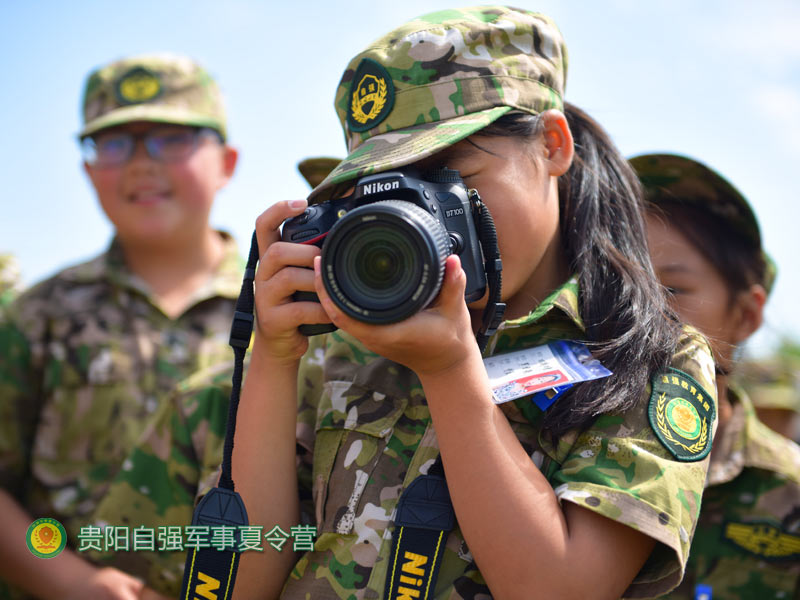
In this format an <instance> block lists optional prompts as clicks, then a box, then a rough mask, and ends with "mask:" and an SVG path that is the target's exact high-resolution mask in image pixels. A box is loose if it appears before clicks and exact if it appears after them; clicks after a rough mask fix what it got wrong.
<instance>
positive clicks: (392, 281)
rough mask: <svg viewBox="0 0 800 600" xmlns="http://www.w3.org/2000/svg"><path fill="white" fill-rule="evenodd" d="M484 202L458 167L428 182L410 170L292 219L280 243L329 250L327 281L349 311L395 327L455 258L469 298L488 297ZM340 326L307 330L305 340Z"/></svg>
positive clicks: (434, 290)
mask: <svg viewBox="0 0 800 600" xmlns="http://www.w3.org/2000/svg"><path fill="white" fill-rule="evenodd" d="M479 200H480V198H479V197H478V194H477V192H475V191H474V190H467V187H466V185H464V182H463V180H462V179H461V176H460V175H459V173H458V171H455V170H452V169H446V168H443V169H436V170H434V171H432V172H430V173H426V175H425V178H424V179H423V178H422V177H420V176H419V175H418V174H417V173H416V172H415V171H411V170H402V171H391V172H386V173H379V174H377V175H368V176H366V177H362V178H361V179H359V180H358V181H357V182H356V185H355V190H354V191H353V193H352V194H350V195H349V196H345V197H343V198H335V199H333V200H330V201H328V202H323V203H321V204H317V205H313V206H309V207H308V208H307V209H306V210H305V212H304V213H303V214H302V215H298V216H297V217H293V218H291V219H288V220H287V221H286V222H285V223H284V225H283V229H282V232H281V239H282V240H283V241H288V242H295V243H300V244H314V245H317V246H321V247H322V281H323V283H324V285H325V289H326V290H327V292H328V294H329V295H330V297H331V299H332V300H333V301H334V302H335V303H336V305H337V306H338V307H339V308H340V309H341V310H342V311H343V312H344V313H346V314H347V315H349V316H351V317H353V318H355V319H358V320H360V321H363V322H366V323H373V324H387V323H394V322H396V321H402V320H403V319H406V318H408V317H410V316H411V315H413V314H415V313H416V312H418V311H419V310H422V309H423V308H425V307H426V306H428V305H429V304H430V303H431V302H432V301H433V299H434V298H435V297H436V295H437V294H438V293H439V289H440V288H441V285H442V278H443V276H444V264H445V260H446V259H447V257H448V256H449V255H450V254H458V255H459V257H460V258H461V265H462V267H463V269H464V272H465V273H466V275H467V287H466V291H465V294H464V296H465V299H466V301H467V302H468V303H469V302H474V301H475V300H478V299H480V298H481V297H482V296H483V295H484V293H485V291H486V273H485V272H484V266H483V256H482V253H481V247H480V243H479V239H478V233H477V231H476V226H475V219H474V209H475V208H476V206H475V205H476V204H477V202H478V201H479ZM294 299H295V300H298V301H301V300H314V301H319V298H318V297H317V295H316V294H315V293H309V292H297V293H296V294H295V296H294ZM334 329H336V328H335V327H334V326H333V325H303V326H301V327H300V331H301V332H302V333H304V334H305V335H316V334H319V333H326V332H329V331H333V330H334Z"/></svg>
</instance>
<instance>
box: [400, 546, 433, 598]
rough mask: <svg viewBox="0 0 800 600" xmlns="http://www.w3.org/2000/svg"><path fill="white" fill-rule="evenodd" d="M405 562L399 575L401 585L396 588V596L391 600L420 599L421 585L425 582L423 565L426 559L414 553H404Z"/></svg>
mask: <svg viewBox="0 0 800 600" xmlns="http://www.w3.org/2000/svg"><path fill="white" fill-rule="evenodd" d="M403 558H404V559H405V560H406V562H404V563H403V566H402V568H401V570H402V571H403V574H402V575H400V583H401V585H400V586H399V587H398V588H397V595H396V596H395V597H394V598H393V600H416V599H417V598H419V597H420V592H421V591H422V584H423V583H424V581H425V579H426V578H425V569H423V568H422V567H423V565H425V564H426V563H427V562H428V557H427V556H423V555H422V554H416V553H414V552H408V551H407V552H406V553H405V554H404V555H403Z"/></svg>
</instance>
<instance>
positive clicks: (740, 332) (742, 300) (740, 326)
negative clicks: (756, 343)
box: [731, 283, 767, 344]
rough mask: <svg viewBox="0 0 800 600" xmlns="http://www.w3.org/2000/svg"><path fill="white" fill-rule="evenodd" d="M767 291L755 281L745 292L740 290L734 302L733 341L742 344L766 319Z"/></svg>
mask: <svg viewBox="0 0 800 600" xmlns="http://www.w3.org/2000/svg"><path fill="white" fill-rule="evenodd" d="M766 302H767V292H766V291H764V288H763V287H762V286H761V285H759V284H757V283H755V284H753V285H751V286H750V287H749V288H748V289H746V290H744V291H743V292H739V294H738V295H737V296H736V299H735V300H734V303H733V310H732V311H731V314H732V315H733V318H734V322H733V336H734V339H733V342H734V343H735V344H741V343H742V342H743V341H745V340H746V339H747V338H749V337H750V336H751V335H753V334H754V333H755V332H756V331H757V330H758V328H759V327H761V323H762V322H763V321H764V304H766Z"/></svg>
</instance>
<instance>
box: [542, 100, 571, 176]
mask: <svg viewBox="0 0 800 600" xmlns="http://www.w3.org/2000/svg"><path fill="white" fill-rule="evenodd" d="M541 118H542V122H543V123H544V154H545V156H544V159H545V164H546V165H547V170H548V173H549V174H550V175H552V176H554V177H558V176H559V175H563V174H564V173H566V172H567V169H569V166H570V165H571V164H572V158H573V156H574V154H575V145H574V144H573V141H572V132H571V131H570V130H569V125H568V124H567V117H565V116H564V113H562V112H561V111H560V110H555V109H550V110H546V111H544V112H543V113H542V115H541Z"/></svg>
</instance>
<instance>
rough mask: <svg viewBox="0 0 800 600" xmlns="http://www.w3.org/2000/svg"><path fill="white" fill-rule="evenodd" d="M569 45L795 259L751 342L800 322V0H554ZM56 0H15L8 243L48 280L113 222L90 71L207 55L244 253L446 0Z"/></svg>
mask: <svg viewBox="0 0 800 600" xmlns="http://www.w3.org/2000/svg"><path fill="white" fill-rule="evenodd" d="M512 4H515V5H518V6H523V7H525V8H530V9H534V10H539V11H541V12H544V13H546V14H548V15H550V16H551V17H553V18H554V19H555V21H556V22H557V23H558V25H559V27H560V28H561V30H562V32H563V34H564V36H565V38H566V41H567V45H568V47H569V56H570V67H569V76H568V82H567V90H566V98H567V99H568V100H570V101H571V102H573V103H575V104H577V105H578V106H581V107H582V108H584V109H585V110H587V111H588V112H589V113H590V114H592V115H593V116H594V117H595V118H596V119H598V120H599V121H600V122H601V123H602V124H603V125H604V126H605V127H606V129H607V130H608V131H609V132H610V133H611V135H612V137H613V138H614V140H615V141H616V143H617V144H618V146H619V147H620V149H621V150H622V151H623V153H625V154H626V155H633V154H638V153H642V152H650V151H670V152H679V153H683V154H688V155H691V156H694V157H696V158H698V159H700V160H702V161H704V162H706V163H707V164H708V165H709V166H711V167H713V168H715V169H717V170H718V171H720V172H721V173H722V174H723V175H725V176H726V177H727V178H728V179H729V180H730V181H731V182H732V183H734V185H736V186H737V187H738V188H739V189H740V190H741V191H742V192H743V193H744V194H745V196H746V197H747V198H748V199H749V200H750V202H751V203H752V205H753V207H754V209H755V211H756V214H757V215H758V217H759V220H760V222H761V227H762V231H763V234H764V239H765V241H766V248H767V250H768V251H769V253H770V254H771V255H772V256H773V258H774V259H775V261H776V262H777V264H778V267H779V276H778V281H777V285H776V288H775V291H774V292H773V296H772V298H771V299H770V302H769V305H768V310H767V323H766V324H765V327H764V328H763V331H762V332H761V333H760V334H759V335H758V336H757V338H756V339H755V340H754V343H753V344H752V345H751V347H752V348H753V349H754V350H755V351H756V352H760V351H765V350H766V349H767V348H769V346H770V345H771V344H772V343H773V342H774V340H776V339H777V337H778V336H780V335H782V334H790V335H794V336H795V337H800V311H798V310H797V308H796V307H797V297H798V295H799V293H800V269H798V267H797V261H798V256H797V255H798V252H799V251H800V244H798V233H797V224H798V222H800V198H798V196H800V194H798V186H797V184H796V177H797V173H798V171H800V35H798V33H797V32H798V31H800V3H797V2H792V1H789V0H765V1H763V2H759V3H756V2H752V1H751V0H746V1H743V0H731V1H720V0H708V1H705V2H702V3H700V2H694V1H689V0H668V1H662V0H651V1H648V2H639V1H636V0H612V1H606V2H601V1H588V0H587V1H583V0H572V1H570V2H566V1H561V2H557V1H553V0H547V1H541V2H530V1H528V0H515V2H513V3H512ZM110 6H111V5H109V4H108V3H107V2H95V1H90V2H71V3H67V2H57V1H54V0H50V1H47V0H44V1H38V2H23V1H22V0H8V1H6V2H2V3H0V23H3V24H4V27H3V29H4V32H3V36H0V57H2V59H0V61H2V68H3V78H4V85H3V92H4V93H3V94H0V115H2V117H0V118H1V119H2V132H3V135H4V139H3V143H2V144H0V175H2V180H3V193H2V196H1V197H0V206H1V207H2V212H0V215H2V216H0V252H13V253H14V254H15V255H16V256H17V258H18V260H19V263H20V267H21V270H22V275H23V279H24V281H25V282H26V283H31V282H33V281H36V280H38V279H41V278H42V277H44V276H46V275H48V274H51V273H53V272H54V271H56V270H57V269H59V268H62V267H64V266H66V265H68V264H70V263H73V262H76V261H79V260H83V259H86V258H89V257H91V256H93V255H94V254H96V253H98V252H99V251H100V250H101V249H103V248H104V247H105V246H106V244H107V243H108V241H109V239H110V235H111V228H110V226H109V225H108V222H107V221H106V219H105V217H104V216H103V214H102V213H101V211H100V209H99V207H98V205H97V202H96V200H95V197H94V194H93V192H92V190H91V187H90V186H89V183H88V181H87V180H86V178H85V176H84V175H83V172H82V170H81V167H80V154H79V151H78V146H77V144H76V141H75V133H76V132H77V131H78V129H79V127H80V113H79V101H80V96H81V91H82V86H83V83H84V79H85V77H86V74H87V73H88V72H89V70H91V69H92V68H94V67H96V66H98V65H101V64H104V63H107V62H109V61H111V60H113V59H115V58H119V57H121V56H124V55H128V54H134V53H141V52H152V51H170V52H178V53H182V54H187V55H189V56H192V57H193V58H195V59H196V60H198V61H199V62H201V63H202V64H204V65H205V66H206V68H207V69H208V70H209V71H210V72H211V73H212V74H213V75H214V76H215V77H216V78H217V80H218V81H219V83H220V85H221V87H222V89H223V92H224V94H225V96H226V99H227V106H228V114H229V130H230V137H231V141H232V143H233V144H234V145H235V146H237V147H238V148H239V150H240V153H241V156H240V163H239V169H238V172H237V174H236V176H235V178H234V180H233V181H232V182H231V184H230V185H229V186H228V187H227V188H226V189H225V190H224V191H223V192H222V193H221V194H220V195H219V197H218V200H217V203H216V206H215V208H214V211H213V213H212V221H213V223H214V224H215V225H216V226H218V227H221V228H224V229H226V230H228V231H230V232H231V233H233V234H234V236H235V237H236V238H237V240H238V241H239V244H240V246H241V248H242V252H243V253H244V252H245V251H246V248H245V244H246V243H247V242H248V241H249V237H250V232H251V231H252V227H253V223H254V220H255V217H256V216H257V215H258V214H259V213H260V212H261V211H262V210H263V209H264V208H266V207H267V206H269V205H270V204H271V203H272V202H274V201H276V200H280V199H283V198H294V197H301V196H304V195H305V194H306V192H307V188H306V185H305V183H304V181H303V180H302V178H301V177H300V176H299V174H298V173H297V170H296V168H295V165H296V163H297V161H298V160H300V159H301V158H303V157H305V156H310V155H332V156H341V155H342V154H343V153H344V142H343V138H342V134H341V130H340V128H339V124H338V120H337V119H336V116H335V113H334V110H333V95H334V91H335V88H336V84H337V82H338V80H339V77H340V75H341V71H342V69H343V68H344V66H345V65H346V64H347V62H348V61H349V59H350V58H351V57H352V55H354V54H355V53H357V52H358V51H359V50H360V49H361V48H362V47H363V46H364V45H366V44H367V43H369V42H370V41H372V40H373V39H374V38H376V37H378V36H379V35H380V34H382V33H384V32H385V31H388V30H389V29H391V28H392V27H394V26H395V25H397V24H399V23H401V22H403V21H405V20H408V19H410V18H412V17H414V16H416V15H418V14H421V13H425V12H429V11H432V10H437V9H440V8H447V7H448V6H451V5H448V4H446V3H442V2H431V1H428V0H426V1H422V0H404V1H403V2H385V1H383V0H374V1H372V2H368V1H365V0H352V1H350V2H347V3H344V2H338V1H326V2H323V1H317V0H311V1H306V2H303V3H302V4H301V3H295V2H287V3H277V2H255V1H247V0H233V1H229V2H224V3H222V2H209V1H204V0H200V1H194V2H188V1H180V0H179V1H170V2H164V1H163V0H162V1H160V2H154V1H152V0H144V1H139V2H127V3H114V4H113V8H110Z"/></svg>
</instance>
